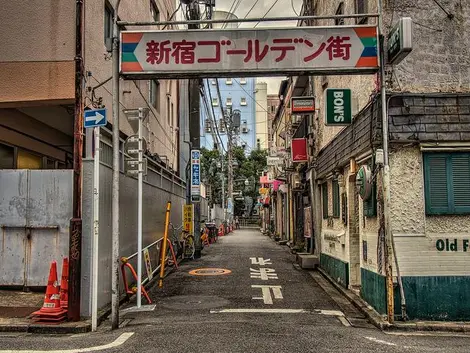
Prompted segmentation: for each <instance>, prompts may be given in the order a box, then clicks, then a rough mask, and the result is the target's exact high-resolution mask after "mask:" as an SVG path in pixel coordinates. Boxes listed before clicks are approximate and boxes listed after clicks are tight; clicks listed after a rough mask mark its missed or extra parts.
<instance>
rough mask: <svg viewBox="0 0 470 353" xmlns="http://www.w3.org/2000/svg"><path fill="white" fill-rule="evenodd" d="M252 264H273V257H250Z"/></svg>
mask: <svg viewBox="0 0 470 353" xmlns="http://www.w3.org/2000/svg"><path fill="white" fill-rule="evenodd" d="M250 260H251V264H252V265H260V266H264V265H272V263H271V259H263V258H262V257H250Z"/></svg>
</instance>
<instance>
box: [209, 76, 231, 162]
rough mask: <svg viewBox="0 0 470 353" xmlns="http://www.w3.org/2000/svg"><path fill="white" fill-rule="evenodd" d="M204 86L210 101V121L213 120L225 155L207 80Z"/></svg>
mask: <svg viewBox="0 0 470 353" xmlns="http://www.w3.org/2000/svg"><path fill="white" fill-rule="evenodd" d="M206 84H207V90H208V92H209V100H210V105H211V110H212V119H213V122H214V125H215V129H216V132H217V136H218V137H219V141H220V145H221V146H222V149H223V151H224V152H225V153H227V151H226V150H225V146H224V143H223V141H222V137H220V132H219V126H218V124H217V119H216V117H215V111H214V106H213V105H212V92H211V90H210V87H209V80H207V79H206Z"/></svg>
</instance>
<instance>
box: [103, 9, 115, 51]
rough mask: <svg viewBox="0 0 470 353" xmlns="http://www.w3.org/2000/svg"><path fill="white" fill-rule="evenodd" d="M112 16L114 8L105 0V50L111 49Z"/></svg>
mask: <svg viewBox="0 0 470 353" xmlns="http://www.w3.org/2000/svg"><path fill="white" fill-rule="evenodd" d="M113 17H114V9H113V7H112V6H111V4H110V3H109V2H107V1H106V2H105V5H104V45H105V46H106V50H107V51H111V50H112V45H113Z"/></svg>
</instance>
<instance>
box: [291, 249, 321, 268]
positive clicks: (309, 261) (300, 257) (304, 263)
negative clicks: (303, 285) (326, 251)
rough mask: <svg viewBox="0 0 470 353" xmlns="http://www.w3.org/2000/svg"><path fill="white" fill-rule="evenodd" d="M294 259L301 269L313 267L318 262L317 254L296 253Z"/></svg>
mask: <svg viewBox="0 0 470 353" xmlns="http://www.w3.org/2000/svg"><path fill="white" fill-rule="evenodd" d="M296 260H297V263H298V264H299V265H300V267H302V268H303V269H314V268H316V267H317V266H318V265H319V264H320V259H319V258H318V255H313V254H309V253H297V256H296Z"/></svg>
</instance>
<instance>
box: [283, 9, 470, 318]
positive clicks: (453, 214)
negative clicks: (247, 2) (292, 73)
mask: <svg viewBox="0 0 470 353" xmlns="http://www.w3.org/2000/svg"><path fill="white" fill-rule="evenodd" d="M358 3H359V2H357V3H356V2H355V1H322V0H320V1H313V2H312V3H311V4H310V5H311V6H310V7H309V8H311V9H315V15H319V16H321V15H332V14H335V13H336V14H341V13H345V14H350V13H355V12H356V13H359V12H360V13H364V12H369V13H374V12H376V10H377V9H376V8H375V2H373V1H365V2H360V4H361V6H365V8H359V9H358V6H357V5H358ZM423 6H424V2H422V1H418V2H416V3H413V4H410V3H409V2H406V1H400V0H399V1H395V3H394V6H393V7H391V5H389V4H385V7H384V9H383V16H384V24H385V27H384V28H383V31H384V33H388V32H389V31H390V29H391V28H392V26H393V25H395V23H396V22H397V21H398V19H399V18H400V17H405V16H406V17H411V18H412V21H413V22H414V25H413V35H414V39H413V50H412V52H411V53H410V54H409V55H408V57H406V58H405V59H404V60H403V61H402V62H401V63H399V64H397V65H393V66H392V65H387V67H386V72H387V75H386V83H387V108H388V117H389V126H388V128H389V136H388V141H389V145H390V151H389V162H390V175H391V182H390V192H391V204H390V213H389V215H390V224H391V234H392V237H391V240H392V241H391V242H390V241H388V240H387V239H386V238H385V215H384V207H383V203H384V196H383V192H382V182H383V177H382V176H383V167H382V164H381V159H382V158H381V148H382V128H381V121H382V120H381V110H382V107H381V100H380V95H379V87H380V82H379V79H378V77H377V76H374V75H368V76H367V75H364V76H322V77H318V76H316V77H312V78H307V80H308V81H309V82H310V84H309V85H308V86H310V89H305V84H304V82H302V80H301V78H300V77H297V78H293V79H292V84H291V86H292V87H291V91H292V92H295V91H296V90H297V93H301V95H311V94H313V95H315V97H316V106H317V111H316V114H315V115H314V116H312V117H311V118H309V117H306V118H304V119H311V120H310V121H309V122H308V126H309V127H310V128H309V129H308V130H307V133H306V134H305V137H307V138H308V139H309V142H310V143H309V148H310V150H309V153H310V155H311V157H312V158H311V161H310V162H309V163H308V167H307V169H302V168H303V167H302V166H301V165H299V164H295V165H294V169H295V171H294V172H293V173H297V172H299V171H300V176H299V178H300V183H301V184H302V188H304V189H310V190H309V193H310V200H311V201H313V202H312V204H313V211H312V213H311V217H312V221H313V225H314V227H313V237H314V242H313V249H314V253H316V254H317V255H318V256H319V260H320V266H321V267H322V268H323V269H324V270H325V271H326V272H327V273H328V274H329V275H330V276H331V277H332V278H333V279H334V280H335V281H337V282H339V283H340V284H341V285H343V286H345V287H347V288H349V289H352V290H355V291H357V292H358V293H360V295H361V296H362V298H363V299H365V300H366V301H367V302H368V303H369V304H370V305H371V306H372V307H373V308H374V309H375V310H376V311H377V312H379V313H380V314H384V315H386V314H387V311H388V310H391V306H387V298H388V297H390V294H391V293H393V297H394V303H395V305H394V312H392V313H388V314H389V316H390V315H392V316H393V315H395V316H396V317H398V318H401V319H404V318H403V314H404V313H406V315H407V318H408V319H427V320H469V319H470V305H468V302H469V301H468V290H467V289H466V288H468V286H469V284H470V276H468V271H467V270H466V268H468V262H469V261H470V260H469V258H468V256H466V253H467V251H468V246H467V244H468V242H469V240H468V239H469V237H470V233H469V226H470V224H469V223H470V194H469V192H470V191H469V190H470V178H469V177H470V169H469V168H470V154H469V153H468V146H469V143H470V124H469V119H470V111H469V109H470V94H469V92H470V78H469V76H468V70H469V67H470V61H469V59H468V55H467V54H468V53H467V51H466V49H465V50H462V48H467V47H468V44H469V43H470V36H469V35H468V33H469V32H468V30H469V28H468V19H469V17H470V6H469V4H463V3H458V4H455V7H454V8H452V10H451V13H452V16H447V15H446V13H444V12H443V11H442V9H440V8H439V7H438V6H435V7H434V6H432V7H426V10H424V7H423ZM358 11H359V12H358ZM362 21H366V20H365V19H362ZM367 21H369V23H372V19H368V20H367ZM362 23H364V22H362ZM342 24H345V25H353V24H355V20H348V19H346V20H344V22H341V23H335V22H334V21H333V20H319V21H316V22H315V23H313V25H323V26H325V25H330V26H331V25H342ZM429 28H434V29H436V30H432V31H431V30H430V29H429ZM326 88H349V89H351V91H352V96H353V99H352V111H353V115H354V117H353V121H352V123H351V124H350V125H349V126H346V127H344V126H341V127H333V126H326V125H325V104H326V102H325V101H324V93H325V89H326ZM287 91H288V92H289V90H287ZM297 93H293V95H294V96H295V95H298V94H297ZM281 105H282V103H281ZM288 120H289V119H288ZM290 121H291V123H292V121H293V120H292V117H291V118H290ZM297 131H298V130H297ZM310 132H313V135H311V134H310ZM377 152H379V153H378V154H377ZM285 170H286V169H285ZM288 170H289V168H287V173H288V174H289V172H288ZM287 180H289V177H287ZM294 182H295V181H291V182H290V183H291V185H289V187H290V188H292V189H294V186H293V184H294ZM288 183H289V181H288ZM356 183H359V184H360V185H362V188H358V187H357V185H356ZM364 190H367V192H364ZM294 198H295V197H294ZM305 201H307V204H305V205H304V206H303V207H304V208H306V206H307V207H308V200H306V199H304V200H303V202H305ZM294 208H295V206H294ZM294 222H295V220H294ZM393 243H394V244H393ZM392 245H394V249H395V250H394V252H395V255H396V258H397V260H396V261H395V260H394V257H393V253H390V256H387V251H389V249H390V248H392ZM388 266H391V267H392V272H391V274H392V278H391V279H392V281H393V292H388V293H387V285H386V284H387V283H386V281H387V278H388V277H387V274H388V275H390V274H389V272H388V270H387V268H388ZM398 270H399V271H400V274H401V276H400V278H397V273H398ZM400 282H401V283H402V285H400ZM400 286H401V287H402V290H403V292H404V298H405V299H406V308H405V309H406V310H405V311H402V310H400V307H401V304H402V303H403V301H402V300H401V296H400Z"/></svg>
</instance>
